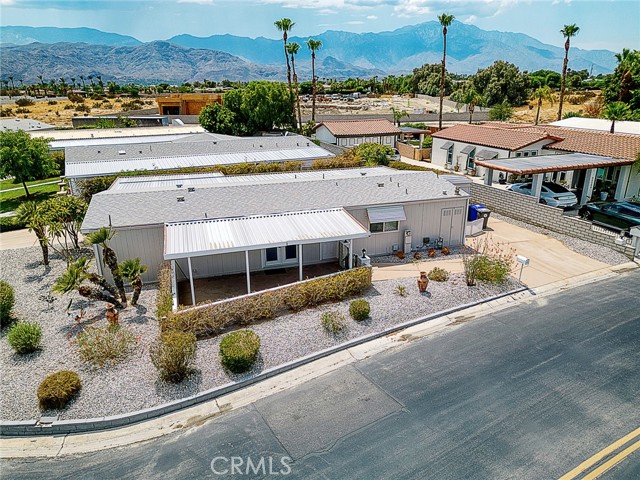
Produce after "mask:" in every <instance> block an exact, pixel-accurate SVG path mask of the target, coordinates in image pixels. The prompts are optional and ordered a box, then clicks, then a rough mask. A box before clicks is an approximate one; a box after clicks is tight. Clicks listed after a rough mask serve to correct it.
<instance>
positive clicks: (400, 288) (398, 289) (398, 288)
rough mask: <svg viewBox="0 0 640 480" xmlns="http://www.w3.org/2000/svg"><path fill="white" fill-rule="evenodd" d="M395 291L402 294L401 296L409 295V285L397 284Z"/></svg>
mask: <svg viewBox="0 0 640 480" xmlns="http://www.w3.org/2000/svg"><path fill="white" fill-rule="evenodd" d="M395 292H396V294H398V295H400V296H401V297H406V296H407V287H405V286H404V285H396V289H395Z"/></svg>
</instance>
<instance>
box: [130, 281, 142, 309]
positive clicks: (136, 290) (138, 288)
mask: <svg viewBox="0 0 640 480" xmlns="http://www.w3.org/2000/svg"><path fill="white" fill-rule="evenodd" d="M131 286H132V287H133V296H132V297H131V305H137V304H138V299H139V298H140V292H142V279H141V278H140V277H138V278H136V279H135V280H134V281H133V282H131Z"/></svg>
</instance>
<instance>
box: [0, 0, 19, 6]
mask: <svg viewBox="0 0 640 480" xmlns="http://www.w3.org/2000/svg"><path fill="white" fill-rule="evenodd" d="M15 4H16V0H0V6H3V7H9V6H11V5H15Z"/></svg>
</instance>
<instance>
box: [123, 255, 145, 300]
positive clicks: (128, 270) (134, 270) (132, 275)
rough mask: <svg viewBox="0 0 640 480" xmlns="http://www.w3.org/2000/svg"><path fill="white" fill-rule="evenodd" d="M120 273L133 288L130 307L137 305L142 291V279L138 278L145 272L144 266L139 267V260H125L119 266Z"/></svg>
mask: <svg viewBox="0 0 640 480" xmlns="http://www.w3.org/2000/svg"><path fill="white" fill-rule="evenodd" d="M120 271H121V272H122V275H123V276H124V278H126V279H127V280H129V282H130V283H131V286H132V287H133V297H131V305H137V304H138V298H140V292H141V291H142V278H140V276H141V275H142V274H143V273H144V272H146V271H147V266H146V265H140V259H139V258H136V259H135V260H131V259H129V260H125V261H124V262H122V263H121V264H120Z"/></svg>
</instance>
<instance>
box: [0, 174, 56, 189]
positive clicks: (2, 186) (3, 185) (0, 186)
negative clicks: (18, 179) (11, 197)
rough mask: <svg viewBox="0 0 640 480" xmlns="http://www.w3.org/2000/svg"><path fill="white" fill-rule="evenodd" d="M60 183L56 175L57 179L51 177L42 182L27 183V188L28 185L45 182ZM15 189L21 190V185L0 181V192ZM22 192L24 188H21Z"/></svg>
mask: <svg viewBox="0 0 640 480" xmlns="http://www.w3.org/2000/svg"><path fill="white" fill-rule="evenodd" d="M54 180H55V181H58V182H59V181H60V176H59V175H58V176H57V177H51V178H45V179H44V180H33V181H31V182H27V187H28V186H29V185H36V184H38V183H45V182H53V181H54ZM16 187H20V188H22V184H21V183H13V179H12V180H0V190H7V189H8V188H16ZM23 190H24V188H23Z"/></svg>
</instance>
